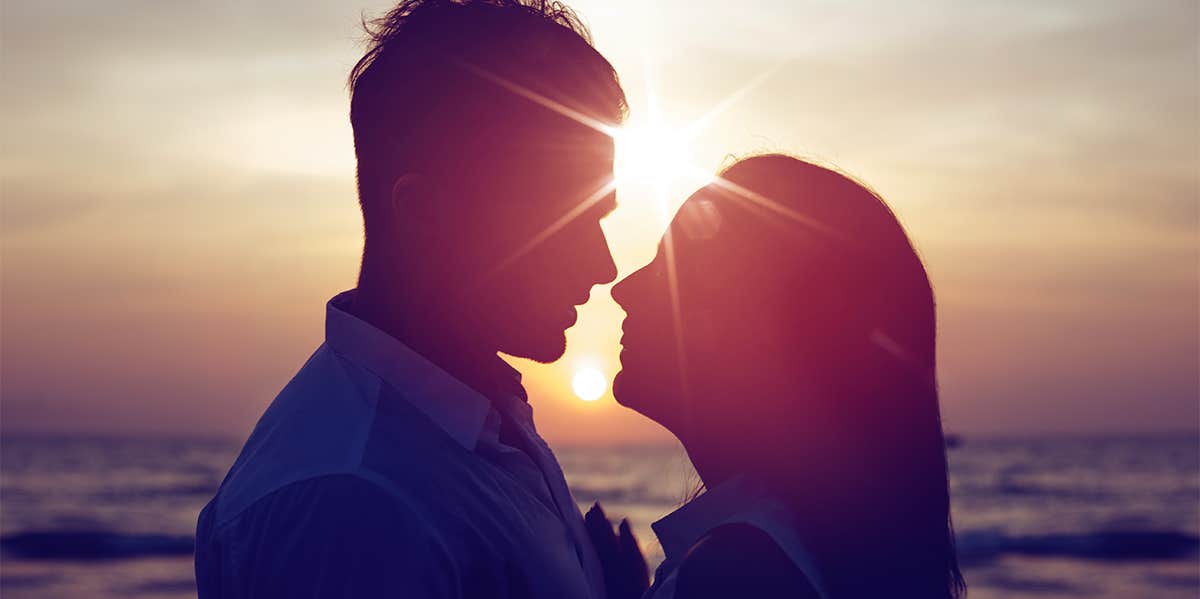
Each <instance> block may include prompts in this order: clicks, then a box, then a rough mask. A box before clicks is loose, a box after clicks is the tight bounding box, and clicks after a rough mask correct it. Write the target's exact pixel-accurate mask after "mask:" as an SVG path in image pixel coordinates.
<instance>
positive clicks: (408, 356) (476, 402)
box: [325, 289, 521, 451]
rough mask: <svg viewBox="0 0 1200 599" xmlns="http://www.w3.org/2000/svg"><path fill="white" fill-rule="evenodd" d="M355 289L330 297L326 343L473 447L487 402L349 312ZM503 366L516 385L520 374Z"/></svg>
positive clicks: (485, 418)
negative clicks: (347, 308)
mask: <svg viewBox="0 0 1200 599" xmlns="http://www.w3.org/2000/svg"><path fill="white" fill-rule="evenodd" d="M354 293H355V291H354V290H353V289H352V290H350V291H346V292H343V293H340V294H338V295H337V296H335V297H334V298H333V299H331V300H329V303H328V305H327V306H326V312H325V344H326V345H328V346H329V347H330V348H331V349H332V350H333V351H335V352H337V353H338V354H340V355H342V356H343V357H345V358H347V359H349V360H350V361H352V362H354V363H355V364H358V365H359V366H362V367H363V368H365V369H367V370H369V371H371V372H372V373H374V374H375V375H376V376H378V377H379V378H381V379H383V380H384V381H385V382H387V383H388V384H389V385H391V386H392V387H393V388H394V389H396V391H397V392H399V393H400V395H402V396H403V397H404V399H405V400H407V401H408V402H409V403H410V404H412V405H413V406H414V407H416V408H417V409H418V410H420V411H421V412H423V413H424V414H425V415H426V416H428V417H429V419H430V420H433V422H434V423H436V424H437V425H438V426H439V427H441V428H442V429H444V430H445V431H446V433H447V434H449V435H450V437H451V438H453V439H454V440H455V441H457V442H458V443H459V444H461V445H462V446H463V447H466V448H467V449H469V450H472V451H474V449H475V446H476V444H477V443H478V442H479V437H480V435H481V433H482V432H483V430H484V423H485V422H486V420H487V417H488V413H489V412H491V411H492V404H491V402H490V401H489V400H488V399H487V398H486V397H484V396H483V395H482V394H481V393H479V392H478V391H475V390H474V389H472V388H470V387H468V386H467V385H466V384H465V383H463V382H461V381H459V380H458V379H456V378H454V377H453V376H451V375H450V374H449V373H447V372H446V371H444V370H442V369H441V368H439V367H438V366H437V365H435V364H433V363H432V362H430V361H429V360H427V359H425V358H424V357H422V356H421V355H420V354H418V353H416V352H415V351H413V350H412V349H409V347H408V346H406V345H404V344H403V343H401V342H400V341H399V340H397V339H396V338H395V337H392V336H391V335H388V334H387V333H385V332H383V331H381V330H379V329H377V328H375V327H374V326H372V325H371V324H369V323H367V322H366V321H364V320H362V319H360V318H358V317H356V316H354V315H352V314H350V313H349V312H347V311H346V306H347V304H348V303H349V302H350V301H352V299H353V297H354ZM496 360H497V361H500V362H503V360H500V358H499V357H497V358H496ZM505 366H506V367H508V368H509V370H511V371H512V373H511V374H509V376H513V375H515V377H516V380H517V384H518V385H519V384H520V377H521V375H520V373H518V372H517V371H516V370H514V369H512V367H509V366H508V365H507V364H505Z"/></svg>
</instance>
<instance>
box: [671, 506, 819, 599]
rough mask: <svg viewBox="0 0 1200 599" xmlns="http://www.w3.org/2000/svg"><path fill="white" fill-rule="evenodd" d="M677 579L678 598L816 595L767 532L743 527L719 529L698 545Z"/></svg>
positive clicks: (688, 557) (687, 556) (689, 551)
mask: <svg viewBox="0 0 1200 599" xmlns="http://www.w3.org/2000/svg"><path fill="white" fill-rule="evenodd" d="M676 576H677V579H676V586H675V597H676V599H703V598H708V597H713V598H716V597H780V598H783V597H787V598H789V599H795V598H799V599H806V598H813V599H817V598H818V597H820V595H819V594H818V593H817V591H816V589H814V588H813V586H812V584H811V583H810V582H809V581H808V579H807V578H806V577H805V575H804V572H803V571H801V569H800V568H799V567H798V566H797V565H796V563H795V562H794V561H792V559H791V558H790V557H789V556H788V554H787V553H785V552H784V551H783V549H782V548H780V547H779V545H778V544H777V543H776V542H775V540H774V539H773V538H771V536H770V535H769V534H767V533H766V532H764V531H763V530H762V529H760V528H757V527H755V526H752V525H749V524H744V523H733V524H725V525H722V526H719V527H717V528H714V529H713V530H712V531H710V532H709V533H708V534H707V535H705V536H704V537H703V538H701V539H700V540H699V541H697V542H696V544H695V545H693V546H692V548H691V549H690V550H688V553H687V555H686V557H684V559H683V562H682V563H680V565H679V570H678V573H677V575H676Z"/></svg>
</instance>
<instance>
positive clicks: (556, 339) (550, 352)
mask: <svg viewBox="0 0 1200 599" xmlns="http://www.w3.org/2000/svg"><path fill="white" fill-rule="evenodd" d="M500 351H501V352H503V353H506V354H508V355H510V356H514V357H517V358H525V359H527V360H533V361H534V362H538V363H540V364H550V363H551V362H556V361H558V359H559V358H561V357H563V354H564V353H566V351H567V336H566V333H565V332H563V331H559V332H558V334H557V335H545V336H543V337H541V338H533V337H527V338H525V339H521V340H519V341H517V342H514V343H510V344H508V345H506V346H505V347H501V348H500Z"/></svg>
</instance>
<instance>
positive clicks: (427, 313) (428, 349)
mask: <svg viewBox="0 0 1200 599" xmlns="http://www.w3.org/2000/svg"><path fill="white" fill-rule="evenodd" d="M442 306H444V304H442ZM348 309H349V310H350V312H351V313H352V314H354V315H355V316H356V317H358V318H360V319H362V320H363V321H366V322H367V323H369V324H371V325H372V326H374V327H375V328H377V329H379V330H381V331H383V332H385V333H387V334H388V335H391V336H392V337H394V338H395V339H396V340H398V341H400V342H401V343H403V344H404V345H405V346H407V347H408V348H409V349H411V350H413V351H414V352H416V353H418V354H420V355H421V356H422V357H423V358H425V359H426V360H429V361H430V362H432V363H433V364H435V365H437V366H438V367H439V368H441V369H442V370H445V371H446V372H448V373H450V375H451V376H453V377H455V378H457V379H459V380H460V381H462V382H464V383H466V384H467V385H468V386H470V387H472V388H474V389H476V390H477V391H480V392H483V393H485V394H486V392H487V391H488V390H489V389H490V388H491V387H492V386H494V378H495V376H496V362H497V361H499V360H500V358H499V356H497V355H496V354H497V351H496V350H495V349H492V348H488V347H486V345H485V344H484V343H482V342H481V337H480V336H479V335H477V334H472V332H471V331H468V330H466V327H464V326H463V323H464V322H466V321H467V319H464V318H451V317H450V315H449V314H448V311H447V310H440V309H433V308H430V307H422V306H419V305H414V303H413V302H412V301H411V295H409V294H404V293H400V292H398V291H396V290H393V289H388V288H387V287H382V286H376V285H373V284H371V283H370V282H368V281H363V280H360V281H359V287H358V290H357V293H355V296H354V300H353V301H352V302H351V304H350V305H349V306H348Z"/></svg>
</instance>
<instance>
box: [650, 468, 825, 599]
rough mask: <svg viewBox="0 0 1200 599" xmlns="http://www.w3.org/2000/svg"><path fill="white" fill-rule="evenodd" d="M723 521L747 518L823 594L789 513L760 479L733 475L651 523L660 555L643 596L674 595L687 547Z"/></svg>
mask: <svg viewBox="0 0 1200 599" xmlns="http://www.w3.org/2000/svg"><path fill="white" fill-rule="evenodd" d="M726 524H746V525H749V526H753V527H754V528H757V529H759V530H761V531H763V532H764V533H766V534H767V536H769V537H770V538H771V540H773V541H774V542H775V544H776V545H778V546H779V548H780V549H781V550H783V552H784V554H785V555H787V556H788V558H789V559H790V560H791V561H792V563H794V564H796V567H797V568H799V569H800V571H801V572H802V573H803V574H804V576H805V577H806V578H807V579H808V582H809V584H811V585H812V586H813V588H814V589H816V591H817V592H818V594H820V596H822V597H828V596H829V595H828V593H827V592H826V591H825V587H824V584H823V583H822V580H821V576H820V573H819V572H818V571H817V568H816V562H815V561H814V560H813V558H812V555H811V554H810V553H809V552H808V550H807V549H806V547H805V545H804V543H803V542H802V541H801V539H800V536H799V534H798V533H797V529H796V526H795V524H794V519H793V518H792V516H791V514H790V513H789V511H788V510H787V508H785V507H784V505H783V504H782V503H781V502H779V501H776V500H775V499H773V498H772V497H771V496H770V494H769V493H768V492H767V490H766V488H765V486H764V485H762V484H759V483H757V482H755V481H753V480H751V479H749V478H747V477H744V476H737V477H734V478H732V479H729V480H727V481H725V482H723V483H721V484H719V485H717V486H716V487H714V488H712V489H709V490H708V491H705V492H704V494H702V495H700V496H699V497H697V498H695V499H693V500H691V501H689V502H687V503H685V504H684V505H683V506H682V507H680V508H679V509H677V510H675V511H673V512H671V513H670V514H667V515H666V516H664V517H663V518H662V519H660V520H658V521H657V522H655V523H654V524H651V525H650V527H651V528H652V529H654V534H655V535H656V536H657V537H658V541H659V543H660V544H662V548H663V555H664V556H665V559H664V560H663V562H662V564H661V565H659V567H658V570H657V571H656V572H655V574H654V585H653V586H651V587H650V589H649V590H648V591H647V593H646V596H645V599H673V598H674V597H675V587H676V583H677V578H676V577H677V574H678V572H679V566H680V564H681V563H682V562H683V560H684V558H685V557H687V554H688V551H689V550H690V549H691V548H692V547H693V546H695V545H696V543H697V542H699V541H700V540H701V539H703V538H704V537H705V536H706V535H708V533H709V532H711V531H712V530H713V529H716V528H718V527H720V526H723V525H726Z"/></svg>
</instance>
